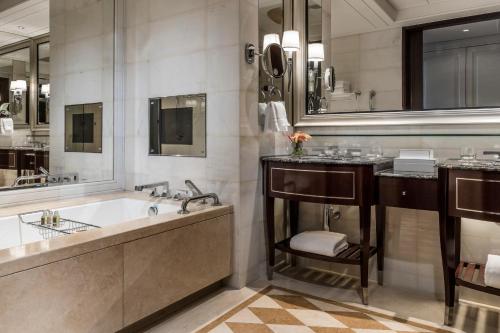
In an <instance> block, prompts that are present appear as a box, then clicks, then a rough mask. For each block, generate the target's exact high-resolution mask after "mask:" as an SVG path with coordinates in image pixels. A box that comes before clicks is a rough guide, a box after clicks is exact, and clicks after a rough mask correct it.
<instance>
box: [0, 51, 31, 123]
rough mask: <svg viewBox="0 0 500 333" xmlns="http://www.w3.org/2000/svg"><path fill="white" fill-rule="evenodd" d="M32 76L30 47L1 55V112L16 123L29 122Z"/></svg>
mask: <svg viewBox="0 0 500 333" xmlns="http://www.w3.org/2000/svg"><path fill="white" fill-rule="evenodd" d="M6 50H8V49H6ZM30 78H31V67H30V48H29V47H22V48H19V49H17V50H14V51H9V52H5V53H3V54H1V55H0V112H1V114H2V115H3V116H5V117H10V118H11V119H12V121H13V123H14V124H15V125H26V124H27V123H28V122H29V107H30V106H29V90H28V89H29V88H30V84H29V83H30Z"/></svg>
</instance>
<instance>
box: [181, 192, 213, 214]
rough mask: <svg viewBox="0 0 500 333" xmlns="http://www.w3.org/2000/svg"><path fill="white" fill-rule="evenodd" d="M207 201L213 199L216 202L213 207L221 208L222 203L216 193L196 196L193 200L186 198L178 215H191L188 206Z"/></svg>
mask: <svg viewBox="0 0 500 333" xmlns="http://www.w3.org/2000/svg"><path fill="white" fill-rule="evenodd" d="M205 199H213V200H214V203H213V204H212V206H220V205H221V203H220V201H219V197H218V196H217V194H215V193H207V194H202V195H196V196H194V197H191V198H186V199H184V200H183V201H182V204H181V210H179V211H178V212H177V213H179V214H183V215H184V214H189V210H188V209H187V206H188V204H189V203H190V202H193V201H199V200H205Z"/></svg>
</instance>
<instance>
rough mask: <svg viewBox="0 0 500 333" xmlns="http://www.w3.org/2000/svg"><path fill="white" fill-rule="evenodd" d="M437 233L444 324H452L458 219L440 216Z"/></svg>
mask: <svg viewBox="0 0 500 333" xmlns="http://www.w3.org/2000/svg"><path fill="white" fill-rule="evenodd" d="M439 220H440V221H439V234H440V239H441V260H442V263H443V275H444V287H445V317H444V324H445V325H448V326H450V325H453V321H454V311H455V300H456V294H455V293H456V278H455V271H456V269H457V266H458V263H459V261H460V244H459V243H460V230H459V228H460V225H461V224H460V219H457V218H455V217H451V216H441V214H440V219H439Z"/></svg>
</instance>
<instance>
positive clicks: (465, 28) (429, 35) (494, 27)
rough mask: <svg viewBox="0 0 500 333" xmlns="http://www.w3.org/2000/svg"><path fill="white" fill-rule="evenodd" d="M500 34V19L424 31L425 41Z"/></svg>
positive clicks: (435, 41)
mask: <svg viewBox="0 0 500 333" xmlns="http://www.w3.org/2000/svg"><path fill="white" fill-rule="evenodd" d="M499 35H500V20H489V21H481V22H474V23H467V24H459V25H453V26H450V27H444V28H439V29H430V30H425V31H424V43H437V42H444V41H452V40H461V39H467V38H477V37H485V36H499Z"/></svg>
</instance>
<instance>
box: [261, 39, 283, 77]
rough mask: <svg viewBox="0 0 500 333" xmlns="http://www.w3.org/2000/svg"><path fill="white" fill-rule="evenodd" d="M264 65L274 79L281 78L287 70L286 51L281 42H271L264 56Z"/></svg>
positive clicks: (267, 72)
mask: <svg viewBox="0 0 500 333" xmlns="http://www.w3.org/2000/svg"><path fill="white" fill-rule="evenodd" d="M262 67H263V68H264V71H265V72H266V74H267V75H269V76H270V77H272V78H273V79H281V78H282V77H283V76H285V74H286V71H287V58H286V54H285V51H284V50H283V48H282V47H281V46H280V45H279V44H274V43H273V44H269V45H268V46H267V47H266V49H265V50H264V54H263V56H262Z"/></svg>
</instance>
